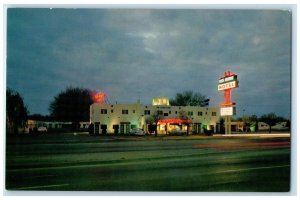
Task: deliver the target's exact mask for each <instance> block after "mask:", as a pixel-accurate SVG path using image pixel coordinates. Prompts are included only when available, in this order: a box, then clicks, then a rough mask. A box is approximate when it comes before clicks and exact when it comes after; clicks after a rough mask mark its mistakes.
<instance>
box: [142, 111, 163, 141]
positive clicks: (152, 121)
mask: <svg viewBox="0 0 300 200" xmlns="http://www.w3.org/2000/svg"><path fill="white" fill-rule="evenodd" d="M161 119H163V116H162V115H160V114H159V113H158V112H156V113H154V114H152V115H151V116H150V117H149V118H147V120H146V122H147V124H150V125H153V124H155V130H154V132H155V136H157V124H158V122H159V120H161Z"/></svg>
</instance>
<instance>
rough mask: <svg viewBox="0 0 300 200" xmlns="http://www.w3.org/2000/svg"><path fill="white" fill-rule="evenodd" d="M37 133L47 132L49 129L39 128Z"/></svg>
mask: <svg viewBox="0 0 300 200" xmlns="http://www.w3.org/2000/svg"><path fill="white" fill-rule="evenodd" d="M37 131H38V132H47V131H48V129H47V127H45V126H41V127H38V129H37Z"/></svg>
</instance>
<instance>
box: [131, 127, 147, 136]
mask: <svg viewBox="0 0 300 200" xmlns="http://www.w3.org/2000/svg"><path fill="white" fill-rule="evenodd" d="M129 134H130V135H145V132H144V131H143V130H142V129H140V128H134V129H132V130H131V131H130V132H129Z"/></svg>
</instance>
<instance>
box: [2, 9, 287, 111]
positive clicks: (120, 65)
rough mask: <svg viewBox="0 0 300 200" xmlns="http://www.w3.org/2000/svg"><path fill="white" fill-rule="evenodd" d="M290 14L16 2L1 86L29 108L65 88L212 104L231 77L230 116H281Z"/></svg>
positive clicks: (113, 97)
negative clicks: (180, 96)
mask: <svg viewBox="0 0 300 200" xmlns="http://www.w3.org/2000/svg"><path fill="white" fill-rule="evenodd" d="M290 35H291V13H290V12H288V11H282V10H195V9H192V10H181V9H173V10H163V9H153V10H151V9H140V10H138V9H127V10H126V9H29V8H26V9H18V8H9V9H8V12H7V86H8V87H11V88H12V89H15V90H17V91H18V92H20V93H21V94H22V95H23V96H24V100H25V102H26V104H27V105H28V107H29V110H30V112H31V113H42V114H46V113H47V112H48V105H49V102H50V101H51V100H52V98H53V96H55V95H56V94H57V93H58V92H60V91H61V90H63V89H65V88H66V87H67V86H79V87H86V88H89V89H92V90H100V91H105V92H107V93H108V95H109V97H110V101H111V102H115V101H118V102H120V103H122V102H123V103H131V102H135V101H136V100H137V99H138V97H139V96H140V98H141V100H142V102H143V103H147V104H148V103H149V104H150V103H151V99H152V97H154V96H157V95H164V96H168V97H170V98H172V97H174V96H175V94H176V93H177V92H181V91H184V90H193V91H195V92H201V93H202V94H204V95H206V96H207V97H209V98H210V99H211V105H212V106H216V105H218V104H219V103H220V102H221V101H222V98H223V94H222V93H219V92H218V91H217V79H218V77H220V76H221V75H222V74H223V73H224V71H226V70H231V71H233V72H236V73H237V74H238V76H239V80H240V87H239V88H238V89H236V90H234V91H233V99H234V100H235V101H236V102H237V107H238V114H240V115H241V113H242V110H243V109H245V113H246V114H257V115H261V114H264V113H266V112H273V111H274V112H276V113H277V114H279V115H283V116H285V117H288V116H289V114H290V109H289V108H290V78H291V77H290V75H291V74H290V73H291V70H290V66H291V52H290V49H291V36H290Z"/></svg>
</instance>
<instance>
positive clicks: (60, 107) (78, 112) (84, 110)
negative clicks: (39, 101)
mask: <svg viewBox="0 0 300 200" xmlns="http://www.w3.org/2000/svg"><path fill="white" fill-rule="evenodd" d="M90 94H91V92H90V91H89V90H88V89H83V88H73V87H68V88H67V89H66V90H65V91H62V92H61V93H59V94H58V95H57V96H55V97H54V100H53V101H52V102H51V103H50V106H49V111H50V113H51V116H52V117H53V118H55V119H56V120H59V121H70V122H72V124H73V128H74V129H77V128H78V127H79V122H80V121H88V120H89V116H90V105H91V104H92V103H93V100H92V97H91V95H90Z"/></svg>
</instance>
